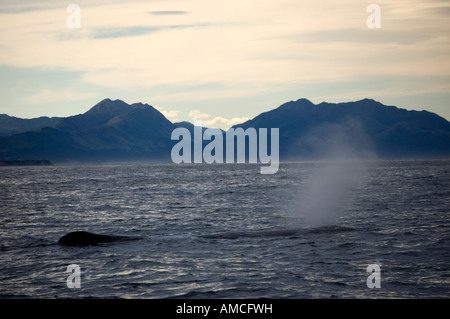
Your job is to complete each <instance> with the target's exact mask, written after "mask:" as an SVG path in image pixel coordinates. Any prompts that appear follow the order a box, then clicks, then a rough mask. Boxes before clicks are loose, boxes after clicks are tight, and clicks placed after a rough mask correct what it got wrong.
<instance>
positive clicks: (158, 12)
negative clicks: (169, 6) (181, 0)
mask: <svg viewBox="0 0 450 319" xmlns="http://www.w3.org/2000/svg"><path fill="white" fill-rule="evenodd" d="M148 13H149V14H153V15H180V14H188V13H189V12H187V11H175V10H174V11H149V12H148Z"/></svg>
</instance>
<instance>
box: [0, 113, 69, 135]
mask: <svg viewBox="0 0 450 319" xmlns="http://www.w3.org/2000/svg"><path fill="white" fill-rule="evenodd" d="M59 121H61V118H60V117H51V118H50V117H46V116H43V117H39V118H34V119H21V118H18V117H14V116H9V115H6V114H0V136H9V135H14V134H19V133H23V132H26V131H31V130H34V129H37V128H40V127H52V126H55V125H56V124H57V123H59Z"/></svg>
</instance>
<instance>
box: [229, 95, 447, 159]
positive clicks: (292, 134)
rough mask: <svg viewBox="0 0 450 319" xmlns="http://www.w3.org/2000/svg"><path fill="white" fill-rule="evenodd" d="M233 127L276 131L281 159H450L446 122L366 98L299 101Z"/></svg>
mask: <svg viewBox="0 0 450 319" xmlns="http://www.w3.org/2000/svg"><path fill="white" fill-rule="evenodd" d="M235 127H242V128H244V129H246V128H248V127H254V128H264V127H278V128H279V129H280V156H281V158H284V159H287V158H298V157H311V156H312V157H317V156H323V155H326V154H333V153H338V152H339V149H341V150H342V151H349V150H351V151H353V152H372V153H374V154H376V155H378V156H381V157H430V156H431V157H433V156H448V155H450V122H448V121H447V120H445V119H444V118H442V117H440V116H438V115H436V114H434V113H431V112H427V111H420V112H419V111H408V110H405V109H400V108H397V107H395V106H386V105H383V104H381V103H379V102H376V101H374V100H371V99H364V100H361V101H357V102H347V103H337V104H333V103H325V102H323V103H320V104H317V105H315V104H313V103H311V102H310V101H308V100H307V99H300V100H297V101H291V102H288V103H285V104H283V105H281V106H280V107H278V108H277V109H274V110H271V111H269V112H265V113H262V114H260V115H258V116H257V117H255V118H254V119H252V120H249V121H247V122H245V123H243V124H240V125H236V126H235Z"/></svg>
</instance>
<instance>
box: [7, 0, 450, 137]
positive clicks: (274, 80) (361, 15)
mask: <svg viewBox="0 0 450 319" xmlns="http://www.w3.org/2000/svg"><path fill="white" fill-rule="evenodd" d="M71 3H72V2H70V1H3V0H2V1H0V96H1V103H0V113H6V114H8V115H12V116H18V117H24V118H31V117H38V116H44V115H45V116H69V115H75V114H79V113H83V112H85V111H87V110H88V109H89V108H91V107H92V106H93V105H95V104H96V103H98V102H99V101H100V100H102V99H104V98H111V99H121V100H124V101H125V102H127V103H130V104H131V103H134V102H142V103H148V104H150V105H152V106H154V107H157V108H158V109H159V110H160V111H161V112H163V114H165V115H166V116H167V117H168V118H169V119H170V120H171V121H173V122H175V121H182V120H188V121H191V122H192V121H193V120H195V119H202V120H203V122H204V124H206V125H208V126H211V127H214V126H216V127H222V128H224V127H228V126H230V125H233V124H237V123H238V122H242V121H244V120H246V119H248V118H252V117H254V116H256V115H258V114H260V113H261V112H265V111H268V110H270V109H273V108H275V107H277V106H279V105H280V104H282V103H284V102H287V101H290V100H297V99H299V98H307V99H309V100H311V101H312V102H314V103H320V102H323V101H326V102H345V101H355V100H360V99H363V98H372V99H375V100H377V101H380V102H382V103H384V104H387V105H395V106H398V107H402V108H406V109H414V110H424V109H425V110H429V111H431V112H435V113H437V114H439V115H441V116H443V117H445V118H447V119H450V105H449V101H450V2H449V1H415V0H407V1H406V0H395V1H361V0H341V1H310V0H309V1H299V0H227V1H224V0H221V1H217V0H164V1H163V0H159V1H158V0H155V1H95V0H94V1H92V0H91V1H74V2H73V3H76V4H77V5H78V6H79V7H80V23H81V25H80V26H81V27H80V28H69V27H68V25H67V18H68V17H69V16H70V15H71V14H72V13H71V12H67V6H68V5H69V4H71ZM370 3H375V4H378V5H379V7H380V8H381V28H379V29H370V28H368V26H367V23H366V20H367V18H368V17H369V15H370V13H367V12H366V9H367V6H368V5H369V4H370Z"/></svg>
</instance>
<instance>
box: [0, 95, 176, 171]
mask: <svg viewBox="0 0 450 319" xmlns="http://www.w3.org/2000/svg"><path fill="white" fill-rule="evenodd" d="M173 128H174V125H173V124H172V123H171V122H170V121H169V120H167V119H166V118H165V117H164V116H163V115H162V114H161V113H160V112H159V111H158V110H156V109H155V108H153V107H152V106H150V105H146V104H142V103H135V104H132V105H128V104H126V103H125V102H123V101H121V100H115V101H112V100H110V99H105V100H103V101H101V102H99V103H98V104H97V105H95V106H94V107H93V108H91V109H90V110H89V111H87V112H86V113H84V114H80V115H75V116H70V117H67V118H63V119H61V120H60V121H59V122H58V123H57V124H56V125H54V127H45V128H38V129H35V130H33V131H28V132H24V133H20V134H16V135H13V136H8V137H3V138H0V158H3V159H41V158H45V159H49V160H52V162H70V161H102V162H103V161H121V160H141V159H145V160H149V159H152V160H169V159H170V150H171V140H170V134H171V132H172V129H173Z"/></svg>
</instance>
